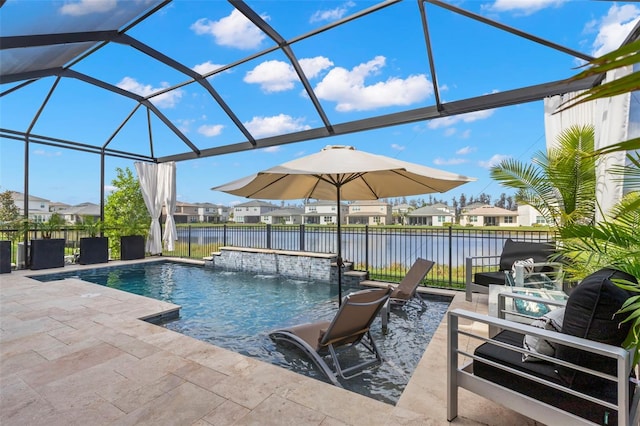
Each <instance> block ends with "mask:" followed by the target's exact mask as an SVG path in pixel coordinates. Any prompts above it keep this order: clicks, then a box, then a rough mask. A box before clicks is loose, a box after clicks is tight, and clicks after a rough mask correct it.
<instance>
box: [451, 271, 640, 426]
mask: <svg viewBox="0 0 640 426" xmlns="http://www.w3.org/2000/svg"><path fill="white" fill-rule="evenodd" d="M620 278H622V279H626V280H630V281H632V282H636V279H635V278H634V277H632V276H630V275H627V274H625V273H622V272H620V271H615V270H611V269H602V270H600V271H598V272H596V273H593V274H591V275H590V276H588V277H587V278H585V279H584V280H583V281H582V282H581V283H580V284H579V285H578V286H577V287H576V288H575V289H574V290H573V291H572V292H571V295H570V296H569V299H568V300H567V301H566V303H563V302H560V301H545V302H546V303H549V305H552V307H553V309H552V310H550V312H549V313H548V314H546V315H545V316H544V317H542V318H534V319H533V322H531V323H530V324H522V323H521V322H514V321H511V320H509V318H514V317H521V318H522V317H523V315H521V314H519V313H518V312H517V311H508V310H505V306H507V305H506V303H505V301H504V299H505V298H514V299H523V300H525V301H526V300H528V301H534V302H539V301H540V300H541V299H537V298H533V297H531V296H523V295H521V294H516V293H511V292H509V291H505V292H503V293H501V294H500V295H499V303H498V305H499V309H498V317H497V318H496V317H491V316H488V315H482V314H477V313H475V312H470V311H465V310H461V309H455V310H452V311H450V312H449V313H448V343H447V347H448V360H447V362H448V365H447V369H448V374H447V378H448V379H447V419H448V420H449V421H452V420H453V419H454V418H455V417H457V415H458V389H459V388H464V389H467V390H469V391H471V392H473V393H475V394H477V395H481V396H482V397H484V398H487V399H490V400H492V401H494V402H496V403H498V404H501V405H503V406H505V407H507V408H509V409H512V410H514V411H517V412H520V413H521V414H523V415H525V416H527V417H530V418H531V419H533V420H535V421H537V422H541V423H544V424H549V425H552V424H553V425H556V424H557V425H560V424H562V425H565V424H591V425H593V424H598V425H616V424H617V425H620V426H631V425H637V424H638V421H639V420H640V416H639V412H638V410H639V408H638V401H639V399H640V390H639V388H638V382H637V380H636V379H635V372H634V368H633V367H632V360H633V352H632V351H631V350H626V349H625V348H623V347H622V343H623V341H624V339H625V338H626V336H627V334H628V332H629V330H630V327H631V324H630V323H629V322H626V323H622V321H623V320H624V318H625V317H624V316H622V315H620V314H617V311H618V310H619V309H620V307H621V306H622V304H623V303H624V302H625V301H626V300H627V299H628V298H629V297H631V296H632V293H630V292H627V291H626V290H623V289H621V288H620V287H618V286H616V285H615V283H614V280H616V279H620ZM469 321H472V322H474V326H473V327H469V326H468V324H469ZM461 322H463V324H460V323H461ZM481 324H484V325H487V326H488V329H489V337H488V338H487V336H486V335H484V334H483V333H482V332H481V331H480V332H479V331H478V330H481V329H482V327H479V325H481ZM469 339H470V340H469ZM474 342H480V344H479V346H477V347H476V348H475V350H474V351H473V352H472V353H470V352H467V350H466V348H469V347H474V346H475V345H474ZM463 358H465V361H464V362H463V363H462V362H461V361H462V359H463Z"/></svg>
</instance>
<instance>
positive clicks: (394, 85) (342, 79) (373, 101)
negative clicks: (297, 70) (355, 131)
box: [315, 56, 433, 112]
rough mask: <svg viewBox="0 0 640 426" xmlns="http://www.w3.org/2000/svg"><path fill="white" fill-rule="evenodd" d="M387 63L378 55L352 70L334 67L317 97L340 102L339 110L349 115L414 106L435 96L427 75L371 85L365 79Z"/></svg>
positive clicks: (321, 83)
mask: <svg viewBox="0 0 640 426" xmlns="http://www.w3.org/2000/svg"><path fill="white" fill-rule="evenodd" d="M385 63H386V58H385V57H384V56H376V57H375V58H374V59H373V60H371V61H369V62H366V63H363V64H360V65H358V66H356V67H354V68H353V69H351V71H349V70H347V69H345V68H342V67H336V68H333V69H332V70H331V71H329V73H328V74H327V75H326V76H325V77H324V79H323V80H322V81H321V82H320V83H318V85H317V86H316V88H315V92H316V95H317V96H318V98H320V99H324V100H327V101H334V102H336V103H337V105H336V111H341V112H348V111H366V110H371V109H375V108H380V107H387V106H392V105H411V104H413V103H416V102H419V101H422V100H423V99H425V98H426V97H427V96H429V95H431V94H432V93H433V89H432V87H431V85H430V84H429V81H428V80H427V78H426V76H425V75H424V74H419V75H411V76H409V77H407V78H406V79H401V78H396V77H390V78H388V79H387V80H386V81H380V82H378V83H374V84H372V85H368V86H367V85H366V84H365V79H366V78H367V77H370V76H372V75H376V74H378V73H379V72H380V70H381V69H382V68H383V67H384V66H385Z"/></svg>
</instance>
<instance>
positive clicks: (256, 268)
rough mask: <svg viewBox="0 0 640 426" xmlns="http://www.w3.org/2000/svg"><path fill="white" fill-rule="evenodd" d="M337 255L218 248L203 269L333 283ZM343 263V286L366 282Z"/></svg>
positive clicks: (244, 248)
mask: <svg viewBox="0 0 640 426" xmlns="http://www.w3.org/2000/svg"><path fill="white" fill-rule="evenodd" d="M336 258H337V256H336V255H335V254H332V253H313V252H304V251H286V250H269V249H259V248H247V247H220V249H219V251H217V252H214V253H212V254H211V256H210V257H205V258H204V261H205V266H206V267H213V268H220V269H225V270H231V271H250V272H254V273H258V274H276V275H281V276H285V277H288V278H296V279H303V280H311V281H323V282H335V281H337V278H338V277H337V273H338V267H337V266H336ZM352 268H353V265H352V264H349V263H347V264H346V265H345V267H344V268H343V271H342V274H343V275H342V276H343V283H344V284H345V285H358V284H359V283H360V282H361V281H363V280H365V279H367V278H368V277H367V275H368V274H367V272H366V271H354V270H353V269H352Z"/></svg>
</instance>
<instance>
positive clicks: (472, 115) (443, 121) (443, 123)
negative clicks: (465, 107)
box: [427, 109, 495, 129]
mask: <svg viewBox="0 0 640 426" xmlns="http://www.w3.org/2000/svg"><path fill="white" fill-rule="evenodd" d="M494 111H495V110H494V109H485V110H482V111H474V112H468V113H466V114H459V115H452V116H450V117H442V118H436V119H433V120H430V121H429V122H428V123H427V126H429V128H430V129H440V128H442V127H449V126H453V125H454V124H457V123H460V122H463V123H472V122H474V121H478V120H484V119H486V118H489V117H491V116H492V115H493V112H494Z"/></svg>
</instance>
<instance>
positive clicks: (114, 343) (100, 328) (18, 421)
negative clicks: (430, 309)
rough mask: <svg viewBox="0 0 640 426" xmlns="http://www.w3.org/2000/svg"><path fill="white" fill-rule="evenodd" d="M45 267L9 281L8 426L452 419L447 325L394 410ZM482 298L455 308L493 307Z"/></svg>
mask: <svg viewBox="0 0 640 426" xmlns="http://www.w3.org/2000/svg"><path fill="white" fill-rule="evenodd" d="M118 263H119V262H110V263H109V266H112V265H116V264H118ZM72 268H82V266H66V267H65V268H64V271H69V270H71V269H72ZM56 271H57V270H48V271H45V272H46V273H51V272H56ZM34 272H35V271H14V272H12V273H10V274H3V275H0V424H1V425H2V426H12V425H16V426H17V425H20V426H23V425H29V426H31V425H48V426H52V425H65V426H66V425H107V424H109V425H110V424H114V425H133V424H136V425H138V424H141V425H144V424H149V425H154V426H159V425H230V424H239V425H254V424H255V425H325V426H328V425H409V424H410V425H441V424H442V425H445V424H448V422H447V421H446V406H445V401H446V399H445V398H446V396H445V383H446V369H445V367H446V347H445V345H446V324H445V323H444V322H443V324H441V326H440V328H439V329H438V331H437V333H436V334H435V336H434V337H433V340H432V342H431V344H430V345H429V347H428V348H427V351H426V352H425V354H424V356H423V358H422V360H421V362H420V364H419V365H418V368H417V369H416V371H415V373H414V375H413V377H412V379H411V381H410V383H409V384H408V386H407V388H406V389H405V391H404V393H403V394H402V396H401V398H400V400H399V402H398V404H397V405H396V406H392V405H388V404H385V403H382V402H379V401H376V400H374V399H371V398H367V397H365V396H362V395H359V394H356V393H352V392H349V391H346V390H343V389H339V388H336V387H334V386H331V385H328V384H325V383H323V382H320V381H318V380H314V379H311V378H308V377H306V376H302V375H299V374H295V373H293V372H290V371H288V370H285V369H282V368H280V367H276V366H273V365H271V364H268V363H264V362H261V361H258V360H256V359H253V358H247V357H244V356H242V355H239V354H236V353H234V352H230V351H228V350H225V349H222V348H219V347H216V346H212V345H210V344H207V343H204V342H201V341H198V340H196V339H193V338H191V337H187V336H184V335H181V334H179V333H176V332H173V331H170V330H167V329H165V328H163V327H159V326H155V325H152V324H150V323H147V322H145V321H141V320H140V319H139V318H144V317H148V316H154V315H157V314H159V313H162V312H167V311H170V310H172V309H175V308H176V306H175V305H171V304H169V303H164V302H160V301H157V300H153V299H148V298H145V297H141V296H137V295H133V294H129V293H125V292H121V291H118V290H114V289H111V288H108V287H103V286H99V285H95V284H91V283H86V282H84V281H80V280H78V279H67V280H62V281H55V282H47V283H41V282H38V281H35V280H32V279H30V278H27V277H26V275H33V274H34ZM474 299H476V300H477V301H476V302H474V303H473V304H471V303H467V302H465V301H464V294H462V293H460V294H457V295H456V296H455V298H454V301H453V303H452V307H463V308H466V309H474V310H477V309H479V310H483V309H484V310H485V311H486V296H484V297H483V296H480V297H474ZM459 411H460V417H459V418H458V419H456V421H455V422H454V423H453V424H457V425H477V424H487V425H515V424H518V425H527V424H529V425H533V424H535V423H534V422H532V421H531V420H529V419H526V418H524V417H522V416H520V415H518V414H516V413H514V412H512V411H510V410H506V409H504V408H502V407H500V406H498V405H496V404H493V403H491V402H490V401H488V400H485V399H483V398H480V397H478V396H476V395H473V394H470V393H468V392H466V391H461V400H460V410H459Z"/></svg>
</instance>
